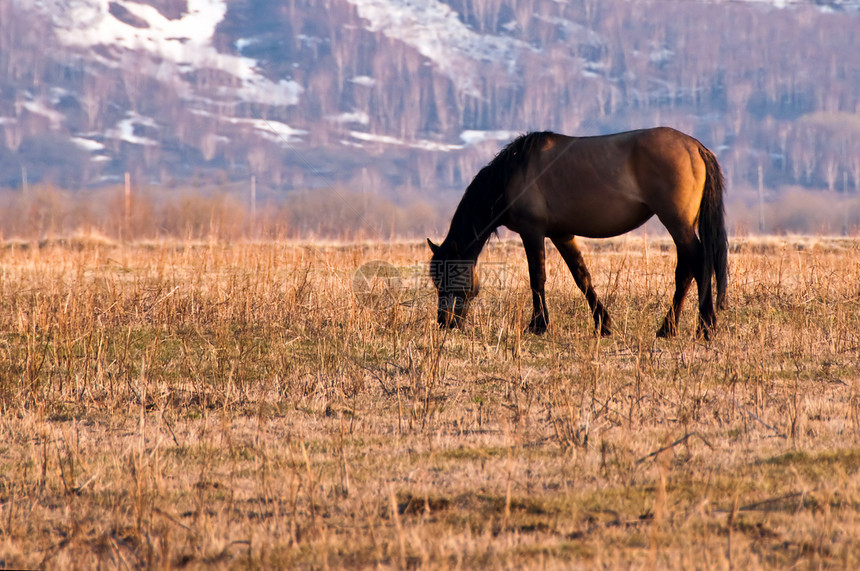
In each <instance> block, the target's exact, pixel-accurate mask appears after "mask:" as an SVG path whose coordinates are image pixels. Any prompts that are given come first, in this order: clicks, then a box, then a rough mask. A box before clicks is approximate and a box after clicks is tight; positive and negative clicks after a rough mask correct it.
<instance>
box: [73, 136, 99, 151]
mask: <svg viewBox="0 0 860 571" xmlns="http://www.w3.org/2000/svg"><path fill="white" fill-rule="evenodd" d="M69 140H70V141H71V142H73V143H74V144H76V145H77V146H79V147H80V148H82V149H83V150H85V151H89V152H91V153H94V152H96V151H102V150H104V148H105V146H104V145H103V144H102V143H99V142H98V141H93V140H92V139H85V138H84V137H72V138H71V139H69Z"/></svg>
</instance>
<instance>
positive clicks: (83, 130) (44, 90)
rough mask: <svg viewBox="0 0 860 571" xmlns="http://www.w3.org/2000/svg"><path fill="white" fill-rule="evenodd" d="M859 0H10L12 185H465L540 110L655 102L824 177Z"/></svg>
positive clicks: (5, 99)
mask: <svg viewBox="0 0 860 571" xmlns="http://www.w3.org/2000/svg"><path fill="white" fill-rule="evenodd" d="M857 5H858V2H856V1H851V2H848V1H841V2H840V1H836V0H834V1H832V2H818V3H817V4H812V3H810V2H808V1H799V0H798V1H792V0H773V1H770V2H764V1H756V0H749V2H746V3H744V2H738V1H736V0H733V1H731V2H728V1H723V0H714V1H711V2H686V1H684V0H677V1H676V2H655V3H651V2H637V3H631V2H627V1H624V0H605V1H597V0H578V1H575V2H570V3H560V2H556V1H554V0H526V1H513V0H447V1H441V0H290V1H286V0H256V1H252V0H234V1H230V2H227V1H225V0H141V1H129V0H114V1H111V0H16V1H14V2H11V3H9V2H4V3H2V4H0V131H2V133H3V138H2V139H0V186H9V187H16V186H19V185H20V184H21V182H22V180H21V176H22V168H24V167H26V170H27V172H28V174H29V176H30V178H31V181H33V180H40V179H46V180H51V181H52V182H55V183H57V184H60V185H63V186H69V187H76V186H91V185H98V184H104V183H109V182H111V181H115V180H119V179H120V178H121V177H122V175H123V173H124V172H127V171H131V172H134V173H135V175H136V176H137V177H138V178H144V179H146V180H148V181H151V182H152V183H155V184H181V183H182V181H185V180H189V179H191V178H194V179H195V180H198V181H200V180H204V181H208V183H209V184H214V183H215V181H224V180H227V181H229V180H239V179H245V178H246V177H247V176H248V175H249V174H255V175H257V179H258V180H259V181H261V182H260V184H261V185H265V186H268V188H271V189H290V188H302V187H308V186H310V187H316V186H337V185H347V186H349V185H357V184H366V181H368V180H373V181H375V182H374V184H377V185H380V186H381V187H383V189H392V190H393V189H396V188H402V187H412V188H421V189H437V188H461V187H462V185H463V184H465V183H466V182H468V180H469V178H470V177H471V176H472V175H473V174H474V172H475V171H476V170H477V168H479V167H480V166H481V164H483V163H484V162H486V160H488V159H489V157H490V156H492V153H493V152H495V150H496V149H498V147H499V145H500V144H502V143H503V142H505V141H506V140H509V139H510V138H511V137H513V136H515V135H516V134H518V133H520V132H523V131H526V130H530V129H553V130H558V131H565V132H570V133H582V134H594V133H598V132H604V131H612V130H621V129H625V128H635V127H640V126H646V125H653V124H657V123H669V124H673V125H675V126H677V127H679V128H683V129H685V130H688V131H691V132H693V133H694V134H696V135H697V136H700V137H701V138H703V139H705V140H706V141H707V143H708V144H709V145H711V146H713V147H715V148H722V149H725V150H726V152H725V153H724V154H726V155H727V159H726V160H727V161H729V164H730V167H731V168H732V172H739V173H745V172H747V171H748V170H750V169H756V170H757V169H758V164H754V163H755V161H753V162H751V161H749V160H748V157H749V156H753V155H756V153H759V154H763V155H764V156H771V157H776V158H775V159H773V160H772V161H769V162H768V165H767V166H768V168H767V173H766V175H767V177H768V178H769V180H770V179H773V180H775V181H779V180H785V181H792V182H801V183H804V184H812V185H816V184H818V185H822V184H828V181H832V174H830V173H831V171H832V170H833V167H829V166H826V165H831V164H832V163H833V161H836V163H837V164H838V165H840V166H839V167H836V168H837V171H838V170H839V168H841V169H843V170H844V172H846V173H851V172H854V171H853V169H852V167H851V160H850V158H849V153H847V152H845V153H843V155H841V156H836V157H835V158H832V159H828V160H827V161H826V160H824V159H823V158H822V159H821V160H818V161H813V162H814V163H815V164H811V165H810V164H809V163H810V161H809V160H807V159H805V158H804V157H805V156H806V154H809V152H806V151H802V150H801V149H804V148H807V147H806V146H804V144H802V143H801V140H804V138H805V140H809V141H812V142H811V143H809V144H810V145H814V144H816V141H832V140H834V139H833V136H832V133H831V132H830V131H832V129H833V128H834V127H833V125H839V126H841V128H842V129H844V128H845V125H852V124H853V123H852V122H851V121H850V120H849V121H841V120H839V117H840V114H854V113H857V110H858V108H860V104H858V98H860V95H858V94H860V89H858V87H860V86H858V85H857V83H860V78H858V73H857V65H858V64H857V63H855V62H856V58H854V57H853V56H851V55H850V54H854V53H857V47H858V46H857V43H858V41H860V40H858V37H860V34H857V33H856V31H857V30H858V29H860V27H858V21H860V20H858V15H857ZM822 113H827V114H830V115H831V116H833V115H835V116H836V117H837V119H836V120H832V118H830V117H824V116H823V115H822ZM842 118H843V119H844V118H845V117H842ZM799 119H802V120H801V121H799ZM829 130H830V131H829ZM845 137H847V140H849V141H853V140H854V138H853V137H854V134H853V132H852V134H848V135H845ZM816 138H817V139H816ZM852 144H853V142H850V143H847V144H843V145H842V148H852V147H851V145H852ZM741 149H743V150H741ZM729 151H730V152H729ZM834 152H835V151H834ZM804 153H806V154H804ZM836 154H837V155H838V152H837V153H836ZM756 156H757V155H756ZM804 161H805V162H804ZM828 161H829V162H828ZM771 163H772V164H771ZM828 169H829V170H828ZM840 172H841V171H840ZM368 173H370V174H368ZM740 176H746V175H745V174H741V175H740ZM837 176H838V175H837ZM828 177H830V178H828ZM857 177H858V178H860V174H858V175H857ZM849 178H850V177H849ZM801 179H805V181H806V182H804V181H801ZM852 180H853V178H852ZM831 184H832V182H831Z"/></svg>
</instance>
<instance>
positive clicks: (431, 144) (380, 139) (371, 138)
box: [342, 131, 463, 152]
mask: <svg viewBox="0 0 860 571" xmlns="http://www.w3.org/2000/svg"><path fill="white" fill-rule="evenodd" d="M349 136H350V137H352V138H354V139H358V140H359V141H364V142H366V143H381V144H383V145H392V146H395V147H408V148H410V149H421V150H424V151H439V152H448V151H458V150H460V149H462V148H463V145H452V144H449V143H440V142H437V141H427V140H424V139H419V140H417V141H404V140H403V139H398V138H397V137H392V136H390V135H374V134H372V133H362V132H361V131H350V132H349ZM342 142H343V143H344V144H348V143H347V142H346V141H342Z"/></svg>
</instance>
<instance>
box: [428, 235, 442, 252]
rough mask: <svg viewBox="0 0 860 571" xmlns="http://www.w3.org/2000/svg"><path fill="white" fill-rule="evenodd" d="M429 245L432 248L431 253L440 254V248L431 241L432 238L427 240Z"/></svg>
mask: <svg viewBox="0 0 860 571" xmlns="http://www.w3.org/2000/svg"><path fill="white" fill-rule="evenodd" d="M427 245H428V246H430V251H432V252H433V255H436V254H438V253H439V246H437V245H436V244H434V243H433V242H431V241H430V238H427Z"/></svg>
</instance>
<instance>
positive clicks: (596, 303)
mask: <svg viewBox="0 0 860 571" xmlns="http://www.w3.org/2000/svg"><path fill="white" fill-rule="evenodd" d="M552 243H553V244H555V247H556V248H558V251H559V253H560V254H561V257H562V258H564V261H565V263H566V264H567V267H568V269H569V270H570V273H571V274H572V275H573V280H574V281H575V282H576V285H577V286H579V289H580V290H582V293H584V294H585V299H586V301H588V307H589V308H590V309H591V316H592V317H593V318H594V328H595V331H596V332H597V333H599V334H600V335H601V336H602V337H608V336H609V335H612V320H611V319H610V318H609V312H608V311H606V308H605V307H603V304H602V303H600V300H599V299H598V298H597V292H596V291H594V286H593V285H592V284H591V274H590V273H589V272H588V268H587V267H586V266H585V260H584V259H583V258H582V252H580V251H579V247H578V246H577V245H576V238H575V237H574V236H561V237H553V238H552Z"/></svg>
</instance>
